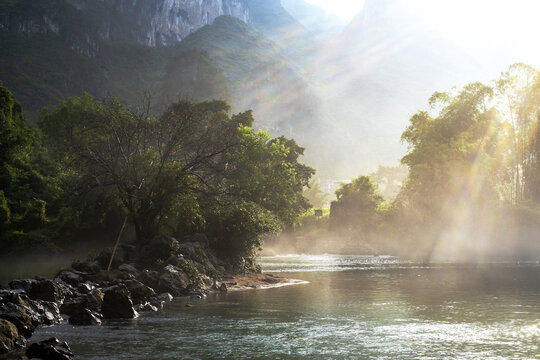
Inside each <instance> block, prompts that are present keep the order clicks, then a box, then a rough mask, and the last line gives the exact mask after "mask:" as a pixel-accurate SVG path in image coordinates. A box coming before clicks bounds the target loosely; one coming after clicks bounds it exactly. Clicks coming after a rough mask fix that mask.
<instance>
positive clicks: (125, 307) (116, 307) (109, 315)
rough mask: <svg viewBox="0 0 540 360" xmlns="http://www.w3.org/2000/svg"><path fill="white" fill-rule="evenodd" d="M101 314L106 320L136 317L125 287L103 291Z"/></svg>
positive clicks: (119, 286) (117, 286) (115, 287)
mask: <svg viewBox="0 0 540 360" xmlns="http://www.w3.org/2000/svg"><path fill="white" fill-rule="evenodd" d="M101 313H102V314H103V317H104V318H106V319H133V318H135V317H137V315H138V314H137V312H136V311H135V309H133V302H132V301H131V297H130V293H129V290H128V289H127V288H126V286H125V285H116V286H113V287H110V288H108V289H105V296H104V297H103V305H102V306H101Z"/></svg>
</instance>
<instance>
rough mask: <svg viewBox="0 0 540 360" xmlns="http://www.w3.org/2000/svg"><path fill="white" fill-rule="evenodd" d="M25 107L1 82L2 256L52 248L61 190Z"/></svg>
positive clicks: (0, 207)
mask: <svg viewBox="0 0 540 360" xmlns="http://www.w3.org/2000/svg"><path fill="white" fill-rule="evenodd" d="M54 171H55V169H54V166H53V164H51V162H50V161H49V159H48V158H47V154H46V151H45V149H44V148H43V147H42V146H41V143H40V139H39V134H38V133H37V132H36V131H35V130H34V129H31V128H29V127H28V125H27V124H26V121H25V119H24V116H23V112H22V107H21V104H20V103H19V102H18V101H17V99H15V98H14V97H13V95H12V94H11V92H10V91H9V90H8V89H6V88H5V87H3V86H2V85H1V83H0V242H1V244H2V248H3V249H4V254H8V253H10V252H14V251H15V252H16V251H19V250H27V249H32V248H33V249H35V250H37V249H38V248H39V249H43V247H45V248H49V249H53V248H54V247H55V246H54V244H53V243H52V242H51V238H52V237H54V235H55V226H56V224H57V222H56V221H55V220H56V219H55V215H56V214H57V213H58V212H59V211H60V206H59V202H58V199H59V197H60V193H61V191H60V190H59V189H58V187H57V186H56V185H57V184H56V181H55V179H54V178H53V176H52V174H53V173H54Z"/></svg>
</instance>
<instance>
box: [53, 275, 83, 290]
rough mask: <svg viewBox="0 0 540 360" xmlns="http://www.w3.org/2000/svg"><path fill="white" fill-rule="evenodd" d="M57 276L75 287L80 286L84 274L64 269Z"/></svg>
mask: <svg viewBox="0 0 540 360" xmlns="http://www.w3.org/2000/svg"><path fill="white" fill-rule="evenodd" d="M57 278H58V279H60V280H62V281H64V282H65V283H67V284H69V285H71V286H73V287H77V286H79V283H81V282H82V281H83V277H82V274H80V273H75V272H73V271H62V272H61V273H60V274H58V276H57Z"/></svg>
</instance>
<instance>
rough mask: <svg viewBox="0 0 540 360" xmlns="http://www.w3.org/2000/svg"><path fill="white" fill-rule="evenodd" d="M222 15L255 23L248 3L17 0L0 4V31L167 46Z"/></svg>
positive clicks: (225, 0) (217, 0)
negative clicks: (36, 0)
mask: <svg viewBox="0 0 540 360" xmlns="http://www.w3.org/2000/svg"><path fill="white" fill-rule="evenodd" d="M221 15H230V16H233V17H235V18H238V19H239V20H242V21H243V22H245V23H250V21H251V17H250V11H249V7H248V4H247V0H145V1H141V0H108V1H98V0H43V1H40V2H35V3H32V2H28V1H23V0H19V1H9V2H6V3H5V4H1V5H0V30H7V31H15V32H20V33H27V34H36V33H41V34H51V33H52V34H57V35H58V34H64V35H66V36H68V35H70V34H71V36H72V37H73V35H78V36H75V37H77V38H83V39H84V38H86V39H88V41H89V42H94V43H95V42H97V41H99V40H111V41H114V42H122V43H137V44H141V45H148V46H167V45H174V44H177V43H179V42H180V41H182V40H183V39H184V38H185V37H186V36H188V35H189V34H191V33H193V32H194V31H196V30H197V29H199V28H201V27H203V26H204V25H208V24H212V22H213V21H214V19H216V18H217V17H219V16H221ZM76 42H80V39H78V41H76Z"/></svg>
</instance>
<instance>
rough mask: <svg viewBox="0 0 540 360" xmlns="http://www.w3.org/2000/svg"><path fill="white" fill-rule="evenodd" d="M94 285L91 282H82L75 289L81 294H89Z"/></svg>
mask: <svg viewBox="0 0 540 360" xmlns="http://www.w3.org/2000/svg"><path fill="white" fill-rule="evenodd" d="M94 288H95V286H94V285H93V284H92V283H89V282H84V283H81V284H79V286H77V291H78V292H79V293H81V294H89V293H90V292H91V291H92V290H93V289H94Z"/></svg>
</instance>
